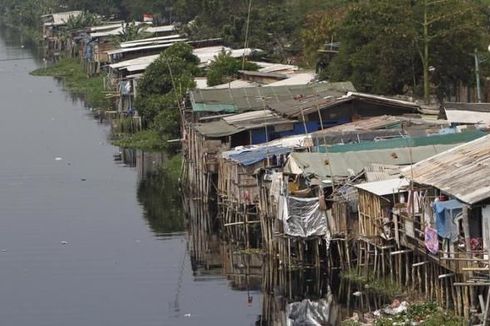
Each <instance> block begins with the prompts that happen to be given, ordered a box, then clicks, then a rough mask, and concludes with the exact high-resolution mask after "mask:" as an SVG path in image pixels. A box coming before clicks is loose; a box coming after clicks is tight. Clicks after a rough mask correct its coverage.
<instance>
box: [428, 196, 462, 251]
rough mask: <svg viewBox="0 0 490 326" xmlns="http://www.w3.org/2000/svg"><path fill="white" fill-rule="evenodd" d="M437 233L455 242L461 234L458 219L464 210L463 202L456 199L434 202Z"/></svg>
mask: <svg viewBox="0 0 490 326" xmlns="http://www.w3.org/2000/svg"><path fill="white" fill-rule="evenodd" d="M433 209H434V214H435V215H436V227H437V234H438V235H439V236H440V237H442V238H445V239H449V240H450V241H451V242H455V241H456V240H457V239H458V235H459V226H458V221H457V219H459V217H460V216H461V214H462V212H463V204H462V203H461V202H460V201H459V200H456V199H452V200H446V201H437V202H434V206H433Z"/></svg>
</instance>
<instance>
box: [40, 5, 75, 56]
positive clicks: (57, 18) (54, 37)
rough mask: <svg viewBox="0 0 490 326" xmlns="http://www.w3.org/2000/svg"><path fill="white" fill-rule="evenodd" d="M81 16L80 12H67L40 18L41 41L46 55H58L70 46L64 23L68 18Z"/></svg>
mask: <svg viewBox="0 0 490 326" xmlns="http://www.w3.org/2000/svg"><path fill="white" fill-rule="evenodd" d="M81 14H82V12H81V11H67V12H58V13H52V14H47V15H43V16H41V20H42V22H43V26H42V28H43V31H42V32H43V40H44V43H45V46H46V50H47V51H48V53H47V54H48V55H50V56H51V55H59V53H61V52H62V51H64V50H65V49H67V48H68V47H69V46H70V40H69V39H68V35H66V23H67V22H68V20H69V19H70V17H77V16H79V15H81Z"/></svg>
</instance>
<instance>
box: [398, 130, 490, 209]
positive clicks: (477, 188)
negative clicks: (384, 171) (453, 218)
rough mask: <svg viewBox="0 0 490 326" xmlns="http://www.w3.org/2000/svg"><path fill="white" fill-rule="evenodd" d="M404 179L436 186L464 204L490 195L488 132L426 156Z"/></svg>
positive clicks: (489, 143)
mask: <svg viewBox="0 0 490 326" xmlns="http://www.w3.org/2000/svg"><path fill="white" fill-rule="evenodd" d="M402 174H403V175H405V177H407V178H413V181H415V182H416V183H419V184H423V185H429V186H432V187H435V188H438V189H440V190H442V191H444V192H446V193H448V194H450V195H452V196H454V197H456V198H458V199H459V200H461V201H463V202H465V203H467V204H475V203H478V202H480V201H482V200H485V199H488V198H490V135H488V136H485V137H481V138H478V139H476V140H473V141H471V142H469V143H466V144H463V145H460V146H457V147H454V148H452V149H450V150H448V151H445V152H443V153H440V154H438V155H435V156H433V157H430V158H427V159H425V160H423V161H421V162H419V163H417V164H415V165H413V166H412V167H411V168H410V169H408V168H407V169H404V170H402Z"/></svg>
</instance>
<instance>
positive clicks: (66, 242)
mask: <svg viewBox="0 0 490 326" xmlns="http://www.w3.org/2000/svg"><path fill="white" fill-rule="evenodd" d="M60 243H61V244H62V245H67V244H68V241H65V240H63V241H60Z"/></svg>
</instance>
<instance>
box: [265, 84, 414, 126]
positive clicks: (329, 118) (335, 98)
mask: <svg viewBox="0 0 490 326" xmlns="http://www.w3.org/2000/svg"><path fill="white" fill-rule="evenodd" d="M327 85H328V84H327ZM340 85H341V84H340ZM338 86H339V85H338V84H337V83H332V84H331V87H332V88H334V89H333V90H335V88H337V87H338ZM344 90H345V88H344ZM267 105H268V107H269V108H270V109H271V110H273V111H275V112H277V113H278V114H281V115H282V116H285V117H288V118H293V119H299V120H300V121H302V123H303V125H304V129H305V132H314V131H317V130H322V129H325V128H328V127H332V126H336V125H342V124H344V123H348V122H352V121H356V120H359V119H360V118H361V117H376V116H383V115H387V114H389V115H403V114H414V113H421V112H422V108H421V107H420V105H418V104H417V103H415V102H409V101H404V100H399V99H393V98H389V97H384V96H376V95H371V94H365V93H357V92H353V91H349V92H348V93H347V94H342V95H340V94H339V93H337V94H335V93H333V94H319V93H316V94H298V95H296V96H294V97H291V98H289V99H288V100H286V101H281V102H271V103H267Z"/></svg>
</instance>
